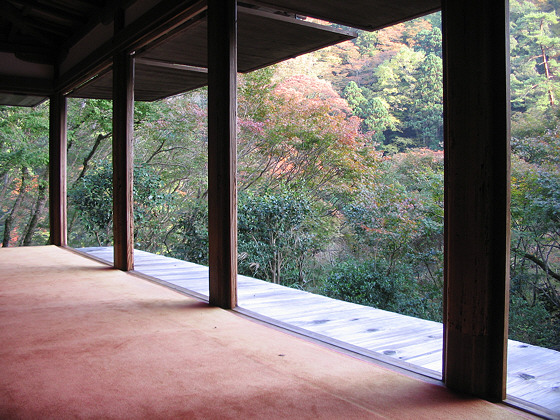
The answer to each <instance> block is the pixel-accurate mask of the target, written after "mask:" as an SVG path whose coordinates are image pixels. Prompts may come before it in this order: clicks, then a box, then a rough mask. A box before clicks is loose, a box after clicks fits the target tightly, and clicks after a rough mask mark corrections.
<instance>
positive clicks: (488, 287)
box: [442, 0, 510, 400]
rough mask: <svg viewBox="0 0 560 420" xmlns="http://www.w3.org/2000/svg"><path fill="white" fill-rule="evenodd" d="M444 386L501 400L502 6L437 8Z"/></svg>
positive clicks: (505, 76) (448, 3)
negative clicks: (441, 89) (440, 66)
mask: <svg viewBox="0 0 560 420" xmlns="http://www.w3.org/2000/svg"><path fill="white" fill-rule="evenodd" d="M442 6H443V7H442V10H443V13H442V18H443V41H444V42H443V46H444V115H445V264H446V266H445V274H446V276H445V286H444V287H445V291H444V293H445V299H444V300H445V302H446V303H445V308H444V323H445V328H444V381H445V383H446V384H447V385H448V386H449V387H450V388H453V389H456V390H459V391H462V392H467V393H470V394H474V395H477V396H480V397H482V398H486V399H490V400H502V399H504V398H505V384H506V356H507V327H508V302H509V245H510V244H509V241H510V237H509V199H510V189H509V188H510V187H509V185H510V163H509V156H510V155H509V154H510V152H509V142H510V115H509V109H510V105H509V74H510V72H509V42H508V40H509V16H508V10H509V9H508V7H509V6H508V1H507V0H506V1H502V2H499V1H496V2H494V1H491V2H490V1H486V0H473V1H461V2H459V1H455V0H444V1H443V4H442Z"/></svg>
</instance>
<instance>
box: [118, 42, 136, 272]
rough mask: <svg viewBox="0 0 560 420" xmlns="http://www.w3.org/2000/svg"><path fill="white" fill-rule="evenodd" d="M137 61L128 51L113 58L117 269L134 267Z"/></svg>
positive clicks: (126, 269) (125, 269)
mask: <svg viewBox="0 0 560 420" xmlns="http://www.w3.org/2000/svg"><path fill="white" fill-rule="evenodd" d="M133 118H134V61H133V59H132V57H131V56H130V54H128V53H126V52H122V53H118V54H115V56H114V59H113V238H114V239H113V241H114V243H113V246H114V258H115V260H114V265H115V268H118V269H120V270H124V271H128V270H132V269H133V268H134V256H133V252H134V225H133V220H134V219H133V209H132V205H133V197H132V174H133Z"/></svg>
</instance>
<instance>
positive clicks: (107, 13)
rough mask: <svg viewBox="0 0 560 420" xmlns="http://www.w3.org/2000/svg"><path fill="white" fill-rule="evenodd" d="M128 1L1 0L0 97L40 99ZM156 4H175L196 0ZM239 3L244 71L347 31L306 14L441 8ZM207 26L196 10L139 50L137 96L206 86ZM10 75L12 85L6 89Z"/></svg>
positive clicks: (103, 83) (359, 21)
mask: <svg viewBox="0 0 560 420" xmlns="http://www.w3.org/2000/svg"><path fill="white" fill-rule="evenodd" d="M158 1H159V0H158ZM152 2H154V0H152ZM134 3H135V0H0V9H1V10H2V12H1V13H0V60H2V57H4V58H6V57H9V56H7V55H6V54H9V55H12V56H14V57H16V58H17V59H18V60H19V61H17V63H18V64H17V66H14V65H12V64H11V61H10V60H2V61H4V62H2V61H0V104H8V105H26V106H28V105H33V104H36V103H38V102H40V101H42V100H44V99H45V98H46V97H47V96H48V95H49V93H50V89H54V86H55V84H56V83H55V74H56V68H57V64H60V63H62V62H63V61H64V60H65V58H66V57H67V56H68V54H69V51H71V48H72V47H73V46H74V45H75V44H76V43H77V42H78V41H79V40H80V39H82V38H83V37H84V36H85V35H87V34H88V33H90V31H92V30H93V29H94V28H99V24H100V23H101V24H104V25H107V26H106V27H107V30H111V31H112V30H113V29H112V27H113V26H112V25H110V24H111V23H112V21H113V19H114V17H115V13H116V11H117V10H119V9H126V8H127V7H130V6H131V5H132V6H134ZM155 3H157V2H155ZM160 3H161V4H163V3H165V4H170V5H175V6H177V5H179V4H184V5H188V4H189V3H195V0H192V1H190V2H189V0H182V1H179V0H176V1H171V0H161V1H160ZM239 5H240V7H239V12H238V69H239V71H240V72H248V71H251V70H255V69H258V68H261V67H265V66H268V65H271V64H274V63H277V62H279V61H282V60H285V59H288V58H291V57H295V56H297V55H301V54H303V53H306V52H310V51H313V50H316V49H319V48H323V47H325V46H328V45H332V44H335V43H338V42H341V41H344V40H347V39H351V37H352V34H351V33H349V32H347V31H343V30H338V29H334V28H332V27H328V26H324V25H319V24H316V23H310V22H308V21H305V20H304V19H303V18H302V17H303V16H311V17H316V18H319V19H324V20H330V21H332V22H336V23H340V24H344V25H348V26H353V27H357V28H366V29H375V28H380V27H383V26H387V25H390V24H393V23H397V22H400V21H403V20H406V19H409V18H412V17H416V16H419V15H422V14H426V13H429V12H432V11H434V10H436V9H437V8H438V7H439V0H348V1H340V0H336V1H334V0H306V1H301V0H243V2H239ZM177 7H178V6H177ZM206 31H207V26H206V19H205V13H204V12H202V13H200V15H198V16H196V18H195V19H190V20H189V21H188V22H186V23H185V24H183V25H181V26H179V27H177V28H174V29H173V31H170V32H168V33H166V35H165V37H162V38H160V39H158V40H157V41H154V42H151V43H148V44H147V45H144V46H143V47H142V48H141V49H138V50H137V51H136V55H135V56H136V57H137V67H136V88H135V96H136V98H137V99H138V100H148V101H149V100H155V99H160V98H163V97H166V96H170V95H174V94H177V93H180V92H184V91H187V90H191V89H195V88H198V87H200V86H204V85H205V84H206V72H205V69H204V68H205V67H206V66H207V57H206V54H207V52H206V51H207V49H206ZM2 54H4V55H3V56H1V55H2ZM22 63H28V64H29V66H43V68H47V69H51V70H50V71H51V73H52V75H50V76H49V78H47V79H45V76H44V75H42V76H41V77H43V78H42V79H34V78H33V77H30V78H29V77H28V76H25V77H22V76H21V75H20V74H19V72H20V70H21V66H22V65H24V64H22ZM18 66H19V68H18ZM31 73H32V72H31ZM26 77H27V79H26ZM88 77H89V76H88ZM111 79H112V73H111V69H110V67H107V66H105V68H104V70H103V71H102V72H100V73H99V74H97V75H96V76H95V77H93V78H91V80H90V81H89V83H88V84H82V85H81V86H79V87H74V89H73V90H72V91H71V92H70V96H77V97H79V96H82V97H92V98H110V94H111ZM16 82H17V85H18V89H17V90H16V89H12V85H14V84H16Z"/></svg>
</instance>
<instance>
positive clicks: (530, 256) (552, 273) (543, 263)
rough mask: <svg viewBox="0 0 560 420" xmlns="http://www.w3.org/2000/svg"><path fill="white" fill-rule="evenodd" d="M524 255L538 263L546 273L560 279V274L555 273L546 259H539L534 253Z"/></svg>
mask: <svg viewBox="0 0 560 420" xmlns="http://www.w3.org/2000/svg"><path fill="white" fill-rule="evenodd" d="M523 257H525V258H527V259H528V260H530V261H533V262H534V263H535V264H537V265H538V266H539V267H540V268H541V269H542V270H543V271H544V272H545V273H546V274H548V275H550V276H551V277H553V278H555V279H556V280H558V281H560V274H558V273H555V272H554V271H552V270H551V269H550V267H549V266H548V264H547V263H546V262H544V261H541V260H540V259H538V258H537V257H535V256H534V255H532V254H528V253H524V254H523Z"/></svg>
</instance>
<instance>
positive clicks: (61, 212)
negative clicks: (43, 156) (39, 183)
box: [49, 93, 67, 246]
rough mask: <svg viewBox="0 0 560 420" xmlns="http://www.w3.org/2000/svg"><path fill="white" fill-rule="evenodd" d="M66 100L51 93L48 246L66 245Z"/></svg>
mask: <svg viewBox="0 0 560 420" xmlns="http://www.w3.org/2000/svg"><path fill="white" fill-rule="evenodd" d="M66 118H67V113H66V97H65V96H64V95H62V94H60V93H57V94H54V95H52V96H51V98H50V103H49V226H50V238H49V243H50V244H52V245H58V246H66V245H67V216H66V214H67V213H66Z"/></svg>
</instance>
